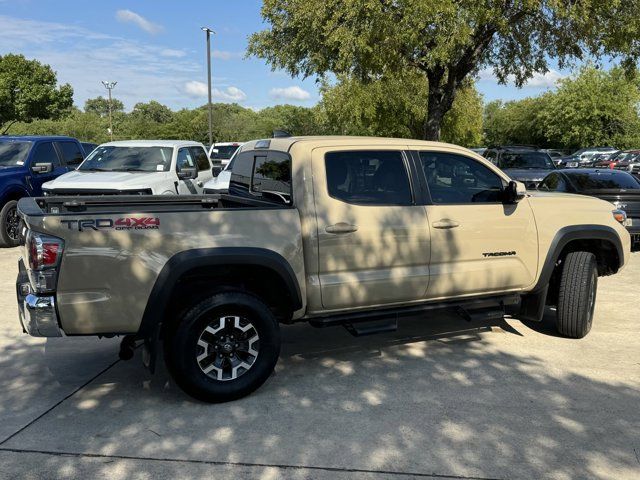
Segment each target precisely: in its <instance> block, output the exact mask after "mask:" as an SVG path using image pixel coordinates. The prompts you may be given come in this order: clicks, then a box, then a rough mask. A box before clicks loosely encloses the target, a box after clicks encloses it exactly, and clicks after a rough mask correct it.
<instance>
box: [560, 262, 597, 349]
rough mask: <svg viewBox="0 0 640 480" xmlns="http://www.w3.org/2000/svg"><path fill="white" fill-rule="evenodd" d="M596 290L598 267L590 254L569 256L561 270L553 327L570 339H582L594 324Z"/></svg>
mask: <svg viewBox="0 0 640 480" xmlns="http://www.w3.org/2000/svg"><path fill="white" fill-rule="evenodd" d="M597 289H598V264H597V262H596V257H595V255H594V254H593V253H590V252H571V253H569V254H568V255H567V256H566V258H565V260H564V265H563V267H562V275H561V277H560V286H559V290H558V309H557V319H556V327H557V329H558V331H559V332H560V333H561V334H563V335H565V336H567V337H571V338H582V337H584V336H585V335H586V334H587V333H589V330H591V325H592V324H593V312H594V309H595V305H596V291H597Z"/></svg>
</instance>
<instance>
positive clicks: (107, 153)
mask: <svg viewBox="0 0 640 480" xmlns="http://www.w3.org/2000/svg"><path fill="white" fill-rule="evenodd" d="M172 154H173V148H172V147H116V146H104V147H98V148H96V149H95V150H94V151H93V152H91V155H89V156H88V157H87V159H86V160H85V161H84V162H82V165H80V167H78V170H80V171H83V172H168V171H169V169H170V168H171V156H172Z"/></svg>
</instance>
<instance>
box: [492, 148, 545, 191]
mask: <svg viewBox="0 0 640 480" xmlns="http://www.w3.org/2000/svg"><path fill="white" fill-rule="evenodd" d="M484 157H485V158H486V159H488V160H490V161H491V162H492V163H494V164H495V165H497V166H498V167H499V168H500V169H502V170H503V171H504V172H505V173H506V174H507V175H509V176H510V177H511V178H512V179H514V180H517V181H519V182H522V183H524V184H525V185H526V186H527V188H528V189H531V190H535V189H536V188H538V184H539V183H540V182H541V181H542V179H543V178H544V177H546V176H547V175H548V174H549V172H551V171H553V170H555V169H556V166H555V164H554V163H553V160H552V159H551V157H550V156H549V154H548V153H547V152H545V151H543V150H541V149H539V148H537V147H532V146H529V145H503V146H495V147H489V148H487V151H486V152H484Z"/></svg>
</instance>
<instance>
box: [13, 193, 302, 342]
mask: <svg viewBox="0 0 640 480" xmlns="http://www.w3.org/2000/svg"><path fill="white" fill-rule="evenodd" d="M18 211H19V214H20V216H21V217H22V219H23V221H24V223H25V225H26V226H27V228H28V229H31V230H34V231H37V232H41V233H44V234H47V235H52V236H55V237H58V238H61V239H62V240H64V254H63V257H62V263H61V265H60V271H59V277H58V285H57V294H56V302H57V310H58V311H59V314H60V319H61V324H62V327H63V329H64V332H65V333H66V334H68V335H74V334H76V335H77V334H96V333H98V334H102V333H104V334H107V333H135V332H136V331H137V330H138V327H139V325H140V322H141V319H142V317H143V312H144V311H145V307H146V305H147V300H148V298H149V295H150V292H151V290H152V288H153V286H154V284H155V283H156V280H157V279H158V278H159V277H160V275H161V274H163V272H164V271H165V270H166V269H167V268H176V262H177V263H179V259H181V258H183V257H184V256H185V255H188V256H189V258H191V259H193V261H195V262H197V263H198V264H200V263H202V265H203V267H202V268H215V267H205V265H206V264H205V263H204V262H201V261H200V260H199V259H203V258H204V257H206V256H216V255H224V254H225V253H226V252H228V251H229V250H230V249H234V251H238V250H240V251H244V252H252V254H254V255H258V256H260V255H262V256H265V257H266V256H269V257H274V256H276V257H277V258H278V259H280V261H281V262H283V263H286V264H287V265H288V267H287V268H289V267H290V269H291V271H292V272H293V274H294V275H295V277H296V279H297V282H298V284H299V285H300V286H301V288H302V289H303V291H302V292H301V293H302V298H305V296H304V293H305V292H304V284H305V274H304V260H303V255H302V235H301V224H300V214H299V212H298V210H297V209H296V208H295V207H292V206H287V205H282V206H278V205H274V204H273V203H267V202H262V201H259V200H253V199H245V198H240V197H234V196H228V195H190V196H92V197H43V198H24V199H22V200H20V202H19V204H18ZM165 267H166V268H165Z"/></svg>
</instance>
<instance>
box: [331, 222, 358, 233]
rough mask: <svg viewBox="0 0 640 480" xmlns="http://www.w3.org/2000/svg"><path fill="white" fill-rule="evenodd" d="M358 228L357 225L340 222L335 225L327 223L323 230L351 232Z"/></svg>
mask: <svg viewBox="0 0 640 480" xmlns="http://www.w3.org/2000/svg"><path fill="white" fill-rule="evenodd" d="M356 230H358V226H357V225H351V224H350V223H346V222H340V223H336V224H335V225H329V226H327V227H325V229H324V231H325V232H327V233H353V232H355V231H356Z"/></svg>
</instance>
